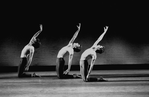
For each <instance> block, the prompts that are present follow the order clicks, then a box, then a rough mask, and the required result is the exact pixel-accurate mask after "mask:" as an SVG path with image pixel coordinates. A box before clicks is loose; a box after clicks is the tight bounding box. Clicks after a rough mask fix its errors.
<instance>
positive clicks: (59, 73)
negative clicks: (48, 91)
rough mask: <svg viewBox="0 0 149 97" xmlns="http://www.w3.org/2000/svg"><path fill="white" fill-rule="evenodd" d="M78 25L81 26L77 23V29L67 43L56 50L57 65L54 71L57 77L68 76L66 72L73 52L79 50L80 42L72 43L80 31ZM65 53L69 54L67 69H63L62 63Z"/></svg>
mask: <svg viewBox="0 0 149 97" xmlns="http://www.w3.org/2000/svg"><path fill="white" fill-rule="evenodd" d="M80 27H81V24H80V23H79V26H77V28H78V30H77V31H76V32H75V34H74V35H73V37H72V39H71V40H70V41H69V43H68V45H66V46H64V47H63V48H62V49H60V51H59V52H58V55H57V65H56V71H57V76H58V78H65V77H66V76H67V77H68V74H69V71H70V69H71V65H72V59H73V55H74V52H79V51H80V50H81V46H80V44H79V43H74V41H75V39H76V38H77V36H78V33H79V31H80ZM67 53H68V55H69V57H68V58H69V59H68V68H67V70H65V71H64V65H65V60H64V57H65V56H66V54H67Z"/></svg>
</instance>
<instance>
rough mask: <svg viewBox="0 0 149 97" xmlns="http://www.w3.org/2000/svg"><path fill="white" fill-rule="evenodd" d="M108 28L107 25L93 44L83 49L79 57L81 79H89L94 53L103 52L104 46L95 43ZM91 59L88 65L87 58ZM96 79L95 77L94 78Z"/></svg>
mask: <svg viewBox="0 0 149 97" xmlns="http://www.w3.org/2000/svg"><path fill="white" fill-rule="evenodd" d="M107 30H108V26H106V27H105V28H104V32H103V33H102V34H101V35H100V37H99V38H98V39H97V41H96V42H95V43H94V44H93V46H92V47H90V48H88V49H87V50H85V51H84V52H83V53H82V55H81V58H80V73H81V77H82V79H83V81H89V80H90V79H91V78H90V79H89V75H90V73H91V71H92V68H93V65H94V63H95V61H96V58H97V55H96V53H99V54H101V53H103V51H104V46H101V45H97V44H98V43H99V42H100V41H101V40H102V39H103V37H104V35H105V33H106V32H107ZM89 59H91V63H90V66H89V64H88V60H89ZM96 80H97V79H96Z"/></svg>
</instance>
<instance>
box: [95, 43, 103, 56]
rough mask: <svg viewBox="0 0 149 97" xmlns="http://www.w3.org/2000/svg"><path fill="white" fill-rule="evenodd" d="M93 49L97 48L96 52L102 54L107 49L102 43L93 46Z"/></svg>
mask: <svg viewBox="0 0 149 97" xmlns="http://www.w3.org/2000/svg"><path fill="white" fill-rule="evenodd" d="M93 49H95V51H96V53H99V54H102V53H103V52H104V50H105V47H104V46H101V45H97V46H96V47H93Z"/></svg>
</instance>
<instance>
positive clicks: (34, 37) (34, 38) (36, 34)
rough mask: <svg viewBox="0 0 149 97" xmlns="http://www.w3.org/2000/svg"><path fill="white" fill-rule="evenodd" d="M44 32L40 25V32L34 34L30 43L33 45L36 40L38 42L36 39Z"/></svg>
mask: <svg viewBox="0 0 149 97" xmlns="http://www.w3.org/2000/svg"><path fill="white" fill-rule="evenodd" d="M41 32H42V24H40V30H39V31H38V32H36V33H35V34H34V36H33V37H32V38H31V40H30V43H32V42H33V41H34V40H36V37H38V35H39V34H40V33H41Z"/></svg>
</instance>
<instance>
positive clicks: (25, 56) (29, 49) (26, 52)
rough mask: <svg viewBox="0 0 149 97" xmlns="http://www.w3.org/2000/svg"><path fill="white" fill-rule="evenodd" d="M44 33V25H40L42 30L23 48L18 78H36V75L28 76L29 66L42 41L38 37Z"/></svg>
mask: <svg viewBox="0 0 149 97" xmlns="http://www.w3.org/2000/svg"><path fill="white" fill-rule="evenodd" d="M41 32H42V25H40V30H39V31H38V32H36V33H35V34H34V36H33V37H32V38H31V40H30V42H29V43H28V44H27V45H26V46H25V47H24V48H23V50H22V52H21V56H20V58H21V63H20V65H19V67H18V77H36V76H38V75H36V74H35V73H33V74H27V73H25V72H27V71H28V70H29V66H30V65H31V62H32V59H33V55H34V52H35V49H37V48H39V46H40V44H41V43H40V41H39V39H38V38H37V37H38V35H39V34H40V33H41Z"/></svg>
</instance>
